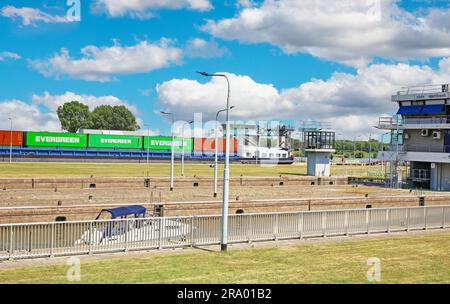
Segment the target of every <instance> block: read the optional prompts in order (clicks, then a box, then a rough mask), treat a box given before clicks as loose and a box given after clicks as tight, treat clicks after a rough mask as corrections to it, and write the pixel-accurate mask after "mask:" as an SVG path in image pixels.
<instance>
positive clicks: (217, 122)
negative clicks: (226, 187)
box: [214, 106, 234, 197]
mask: <svg viewBox="0 0 450 304" xmlns="http://www.w3.org/2000/svg"><path fill="white" fill-rule="evenodd" d="M231 109H234V106H231V107H230V110H231ZM226 110H227V109H223V110H220V111H218V112H217V114H216V129H215V139H214V140H215V141H214V197H217V171H218V156H217V155H218V154H219V151H218V146H219V145H218V140H219V139H218V134H217V133H218V128H219V126H218V124H219V114H220V113H222V112H225V111H226Z"/></svg>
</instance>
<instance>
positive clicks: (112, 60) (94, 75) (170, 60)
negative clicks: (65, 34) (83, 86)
mask: <svg viewBox="0 0 450 304" xmlns="http://www.w3.org/2000/svg"><path fill="white" fill-rule="evenodd" d="M81 53H82V55H83V56H82V57H81V58H80V59H74V58H71V56H70V54H69V51H68V50H67V49H61V51H60V53H57V54H55V55H54V56H53V57H51V58H49V59H48V60H34V61H31V66H32V67H33V68H34V69H36V70H37V71H38V72H40V73H41V74H42V75H44V76H46V77H51V76H53V77H56V78H59V77H61V76H63V75H67V76H69V77H71V78H75V79H83V80H88V81H102V82H105V81H111V80H113V79H114V78H113V76H114V75H125V74H132V73H144V72H150V71H153V70H155V69H159V68H163V67H167V66H169V65H171V64H179V63H180V62H181V58H182V50H181V49H179V48H175V47H173V46H171V41H170V40H167V39H161V40H160V41H159V42H156V43H149V42H147V41H141V42H139V43H138V44H136V45H133V46H124V47H122V46H121V45H119V44H118V43H115V45H114V46H111V47H97V46H94V45H89V46H86V47H84V48H83V49H81Z"/></svg>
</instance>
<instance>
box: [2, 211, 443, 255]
mask: <svg viewBox="0 0 450 304" xmlns="http://www.w3.org/2000/svg"><path fill="white" fill-rule="evenodd" d="M220 220H221V217H220V216H189V217H165V218H144V219H121V220H107V221H77V222H50V223H24V224H7V225H0V260H6V259H21V258H37V257H53V256H69V255H83V254H92V253H106V252H119V251H129V250H149V249H165V248H176V247H194V246H204V245H215V244H219V243H220ZM447 227H449V228H450V206H433V207H403V208H387V209H352V210H333V211H310V212H290V213H261V214H242V215H231V216H230V217H229V233H228V238H229V242H230V243H243V242H254V241H270V240H281V239H302V238H314V237H329V236H348V235H353V234H370V233H390V232H396V231H411V230H424V229H444V228H447Z"/></svg>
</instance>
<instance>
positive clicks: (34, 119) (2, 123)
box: [0, 100, 61, 131]
mask: <svg viewBox="0 0 450 304" xmlns="http://www.w3.org/2000/svg"><path fill="white" fill-rule="evenodd" d="M8 117H12V118H13V129H14V130H22V131H28V130H30V131H42V130H49V131H60V130H61V125H60V123H59V120H58V116H57V115H56V113H54V112H52V113H44V112H42V111H41V110H40V109H39V107H38V106H37V105H35V104H28V103H25V102H23V101H20V100H7V101H3V102H0V129H1V130H9V129H10V122H9V120H8Z"/></svg>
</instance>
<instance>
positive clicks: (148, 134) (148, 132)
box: [144, 124, 150, 165]
mask: <svg viewBox="0 0 450 304" xmlns="http://www.w3.org/2000/svg"><path fill="white" fill-rule="evenodd" d="M144 127H147V140H148V141H150V125H148V124H144ZM149 156H150V142H149V143H148V145H147V165H148V163H149V159H150V157H149Z"/></svg>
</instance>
